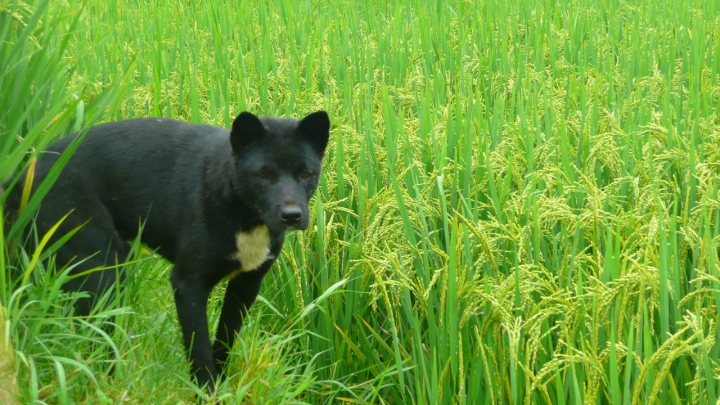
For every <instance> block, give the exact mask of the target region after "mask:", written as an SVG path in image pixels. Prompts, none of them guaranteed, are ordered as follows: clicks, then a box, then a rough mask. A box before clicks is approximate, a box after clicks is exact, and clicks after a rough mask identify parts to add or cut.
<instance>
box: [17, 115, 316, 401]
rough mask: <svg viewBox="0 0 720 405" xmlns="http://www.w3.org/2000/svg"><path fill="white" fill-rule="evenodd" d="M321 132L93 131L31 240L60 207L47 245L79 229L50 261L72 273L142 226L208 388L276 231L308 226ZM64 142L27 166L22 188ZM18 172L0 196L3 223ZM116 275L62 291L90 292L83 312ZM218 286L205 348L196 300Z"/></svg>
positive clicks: (170, 125) (148, 125)
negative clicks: (213, 325)
mask: <svg viewBox="0 0 720 405" xmlns="http://www.w3.org/2000/svg"><path fill="white" fill-rule="evenodd" d="M329 135H330V121H329V119H328V115H327V113H325V112H324V111H318V112H315V113H313V114H310V115H308V116H307V117H305V118H304V119H302V120H300V121H297V120H294V119H289V118H271V117H262V118H258V117H256V116H255V115H253V114H251V113H248V112H243V113H241V114H240V115H238V116H237V118H236V119H235V121H234V122H233V125H232V130H226V129H222V128H217V127H213V126H209V125H196V124H188V123H183V122H179V121H175V120H170V119H155V118H145V119H135V120H128V121H120V122H115V123H108V124H102V125H98V126H96V127H94V128H92V129H91V130H90V132H89V133H88V135H87V136H86V138H85V139H84V140H83V141H82V143H81V145H80V146H79V147H78V149H77V150H76V151H75V154H74V155H73V156H72V158H71V159H70V161H69V162H68V164H67V166H66V167H65V168H64V170H63V171H62V173H61V174H60V176H59V178H58V179H57V181H56V182H55V183H54V185H53V187H52V188H51V189H50V191H49V192H48V194H47V196H46V197H45V198H44V199H43V202H42V204H41V207H40V209H39V211H38V213H37V216H36V228H37V231H38V234H39V235H40V236H42V235H43V234H44V233H45V232H47V231H48V230H49V229H50V228H51V227H52V226H53V225H54V224H56V223H57V222H58V220H59V219H60V218H61V217H62V216H64V215H65V214H67V213H69V212H71V211H72V212H71V214H70V215H69V216H68V217H67V219H66V220H65V221H64V222H63V223H62V225H61V227H60V228H59V229H58V231H57V232H56V234H55V235H56V236H55V237H54V239H55V240H56V239H57V238H59V237H61V236H62V235H64V234H66V233H67V232H69V231H71V230H72V229H74V228H76V227H78V226H80V225H82V224H84V226H82V227H81V228H80V230H79V231H78V232H77V233H76V234H75V235H74V236H73V237H72V238H70V239H69V240H68V241H67V242H66V243H65V244H64V245H63V246H62V247H61V248H60V250H58V252H57V256H56V262H57V263H58V265H59V266H62V265H65V264H67V263H68V262H71V261H73V260H74V259H76V258H77V259H85V258H88V257H89V259H87V260H86V261H85V262H83V263H82V264H80V265H79V266H77V267H76V268H75V269H73V271H72V272H73V273H75V274H76V273H81V272H83V271H87V270H89V269H93V268H97V267H100V266H105V265H113V264H115V260H117V261H118V262H122V261H123V260H125V258H126V256H127V255H128V252H129V244H128V242H127V241H128V240H130V239H132V238H134V237H136V236H137V234H138V232H139V226H140V225H141V224H144V225H143V229H142V232H141V240H142V242H143V243H145V244H147V245H148V246H150V247H151V248H153V249H156V250H157V252H159V253H160V254H161V255H162V256H163V257H165V258H166V259H167V260H169V261H171V262H172V263H173V264H174V268H173V271H172V275H171V282H172V286H173V289H174V292H175V303H176V306H177V312H178V317H179V320H180V326H181V328H182V333H183V339H184V343H185V347H186V349H187V350H188V355H189V358H190V361H191V372H192V374H193V375H194V376H195V378H196V379H197V382H198V384H200V385H207V386H208V388H209V389H210V390H213V389H214V382H215V381H216V380H217V379H218V378H222V376H223V373H224V372H225V369H226V361H227V358H228V351H229V349H230V348H231V347H232V345H233V341H234V339H235V333H236V332H237V331H238V329H239V328H240V326H241V325H242V322H243V317H244V316H245V314H246V313H247V310H248V308H249V307H250V306H251V305H252V303H253V302H254V301H255V298H256V297H257V294H258V291H259V289H260V286H261V284H262V282H263V278H264V277H265V274H266V273H267V272H268V270H269V269H270V267H271V266H272V264H273V263H274V262H275V260H276V258H277V257H278V255H279V254H280V250H281V249H282V246H283V242H284V240H285V232H286V231H290V230H296V229H299V230H302V229H306V228H307V226H308V215H309V213H308V202H309V200H310V197H311V196H312V195H313V193H314V192H315V189H316V188H317V185H318V176H319V173H320V166H321V162H322V159H323V156H324V153H325V147H326V146H327V143H328V138H329ZM75 136H77V135H71V136H68V137H66V138H63V139H61V140H59V141H57V142H56V143H55V144H53V145H52V146H51V147H50V148H49V149H48V151H47V152H46V153H43V154H42V156H41V158H40V159H38V162H37V166H36V171H35V180H34V188H33V191H34V189H35V188H36V187H37V185H38V184H39V183H40V181H42V179H43V178H44V177H45V176H46V175H47V174H48V171H49V170H50V168H51V167H52V165H53V164H54V163H55V162H56V161H57V159H58V157H59V155H60V153H61V152H62V151H64V150H65V149H66V148H67V147H68V145H69V144H70V143H71V141H72V140H73V138H74V137H75ZM25 175H26V173H25V174H23V177H22V178H21V180H20V182H19V183H18V185H17V186H15V187H14V188H13V190H12V191H10V194H9V196H8V199H7V201H6V206H7V208H8V211H9V215H10V216H11V217H13V216H14V215H16V214H17V210H18V207H19V204H20V198H21V192H22V187H21V185H22V184H23V181H24V180H23V179H24V177H25ZM52 242H53V240H51V242H50V243H52ZM98 253H99V254H98ZM93 255H94V256H93ZM120 277H121V278H122V274H121V275H120ZM117 278H118V276H117V272H116V271H115V270H110V269H107V270H102V271H95V272H92V273H90V274H89V275H87V276H83V277H79V278H77V279H74V280H72V281H71V282H68V283H67V284H66V285H65V288H66V289H67V290H72V291H87V292H89V293H91V294H90V295H91V297H93V298H87V299H84V300H79V301H78V306H77V308H78V311H79V312H80V313H82V314H88V313H89V312H90V309H91V308H92V306H93V305H94V304H95V300H96V299H97V297H98V296H101V295H102V294H104V293H106V292H108V291H109V290H111V287H112V286H113V285H114V284H115V282H116V280H117ZM223 280H229V283H228V286H227V291H226V293H225V299H224V303H223V307H222V312H221V315H220V323H219V327H218V331H217V337H216V339H215V343H214V344H213V345H212V346H211V344H210V336H209V333H208V322H207V313H206V308H207V301H208V297H209V295H210V292H211V290H212V289H213V287H214V286H215V285H216V284H218V283H220V282H221V281H223Z"/></svg>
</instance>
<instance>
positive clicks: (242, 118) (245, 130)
mask: <svg viewBox="0 0 720 405" xmlns="http://www.w3.org/2000/svg"><path fill="white" fill-rule="evenodd" d="M263 136H265V126H263V124H262V122H260V118H258V117H257V116H256V115H255V114H253V113H249V112H247V111H243V112H241V113H240V115H238V116H237V118H235V121H233V125H232V130H231V131H230V144H231V145H232V148H233V151H234V152H235V153H238V152H240V151H242V150H243V149H245V148H246V147H248V146H250V145H252V144H253V143H254V142H255V141H257V140H259V139H260V138H262V137H263Z"/></svg>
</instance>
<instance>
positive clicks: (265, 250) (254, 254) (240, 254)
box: [225, 225, 273, 280]
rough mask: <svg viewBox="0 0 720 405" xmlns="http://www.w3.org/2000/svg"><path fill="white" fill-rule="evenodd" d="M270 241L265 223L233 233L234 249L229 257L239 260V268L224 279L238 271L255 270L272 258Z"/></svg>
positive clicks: (232, 276) (236, 273) (229, 277)
mask: <svg viewBox="0 0 720 405" xmlns="http://www.w3.org/2000/svg"><path fill="white" fill-rule="evenodd" d="M270 243H271V240H270V232H269V231H268V228H267V226H265V225H260V226H258V227H256V228H253V229H252V230H250V231H247V232H238V233H237V234H235V249H236V251H235V253H234V254H233V255H232V256H231V257H232V259H235V260H237V261H239V262H240V268H239V269H237V270H234V271H233V272H231V273H230V274H228V275H227V276H225V279H226V280H229V279H232V278H234V277H235V276H237V275H238V274H240V273H244V272H247V271H253V270H256V269H257V268H258V267H260V265H261V264H263V263H265V262H266V261H267V260H268V259H272V258H273V255H272V254H271V252H270Z"/></svg>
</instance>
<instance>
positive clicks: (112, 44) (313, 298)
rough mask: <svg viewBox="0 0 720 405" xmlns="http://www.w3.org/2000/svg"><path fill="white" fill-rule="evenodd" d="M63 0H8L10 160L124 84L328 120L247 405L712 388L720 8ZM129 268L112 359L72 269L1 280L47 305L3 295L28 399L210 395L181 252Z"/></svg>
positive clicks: (239, 369)
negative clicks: (325, 146) (203, 384)
mask: <svg viewBox="0 0 720 405" xmlns="http://www.w3.org/2000/svg"><path fill="white" fill-rule="evenodd" d="M70 3H71V4H70V5H69V6H63V5H62V4H60V3H57V4H56V3H48V2H37V3H31V4H30V5H26V4H25V3H11V6H10V7H13V6H12V5H17V6H18V7H19V6H21V5H22V7H21V8H22V12H18V11H12V10H11V9H9V8H8V6H1V7H4V9H3V11H0V17H1V18H3V19H4V20H3V25H2V26H0V35H3V37H0V39H1V38H10V37H8V35H9V34H7V33H6V32H11V33H12V35H14V36H13V37H12V38H13V40H10V41H9V40H8V39H5V40H3V41H0V46H3V50H2V52H0V55H7V54H8V52H9V53H11V54H12V56H13V57H14V58H15V59H6V58H4V57H3V58H2V63H3V65H2V67H3V70H2V75H3V76H2V80H3V82H2V83H3V85H2V88H1V89H0V94H2V97H3V98H2V100H1V102H0V111H3V112H7V113H0V119H2V120H5V121H2V124H1V125H2V126H0V128H1V129H2V136H3V138H2V142H0V147H3V148H4V149H3V150H2V155H3V161H2V163H0V167H1V168H2V170H1V171H0V175H3V176H8V177H9V176H10V175H11V173H14V172H15V168H16V167H18V165H20V167H22V164H21V162H23V161H24V160H23V159H22V158H19V157H18V158H15V157H12V159H11V158H6V156H15V155H11V153H13V151H16V152H15V153H16V154H17V156H25V154H26V151H27V150H28V149H29V148H30V147H31V146H32V147H36V148H39V149H41V148H42V147H43V146H44V145H47V144H48V142H49V141H51V140H52V139H55V138H56V137H57V136H59V134H61V133H67V132H68V131H69V130H70V129H71V128H70V127H72V123H73V120H72V118H73V117H74V115H73V114H77V111H83V110H82V109H78V108H77V107H78V105H80V104H77V103H79V102H80V100H83V102H85V103H87V102H89V101H90V100H94V98H93V95H94V94H101V92H102V91H103V90H104V89H106V88H108V86H113V85H116V86H122V83H124V79H123V78H125V77H127V78H128V80H129V81H128V87H127V90H126V91H121V92H116V93H113V94H114V97H116V98H117V99H119V100H121V102H120V103H119V104H118V108H117V109H113V108H110V109H107V108H100V107H98V108H97V109H96V110H95V111H98V113H97V115H96V116H97V117H102V120H113V119H121V118H128V117H137V116H148V115H163V116H170V117H175V118H180V119H185V120H189V121H195V122H209V123H214V124H217V125H221V126H229V125H230V123H231V121H232V119H233V117H234V115H235V114H237V113H238V112H240V111H243V110H251V111H253V112H256V113H259V114H266V115H292V116H296V117H298V116H302V115H303V114H305V113H308V112H310V111H313V110H316V109H320V108H322V109H326V110H328V111H329V112H330V115H331V117H332V121H333V133H332V141H331V144H330V150H329V153H328V156H327V160H326V165H325V169H324V174H323V178H322V181H321V187H320V191H319V193H318V195H317V197H316V198H315V200H314V208H313V210H312V211H313V215H314V219H313V222H312V223H313V224H314V226H312V227H311V229H310V230H308V231H306V232H303V233H294V234H291V235H290V236H289V237H288V241H287V243H286V246H285V249H284V253H283V255H282V256H281V258H280V259H279V261H278V262H279V263H278V265H276V267H275V268H274V269H273V272H272V274H271V275H270V276H269V277H268V279H267V281H266V285H265V286H264V288H263V290H262V292H261V295H262V298H261V299H260V301H259V302H258V303H257V304H256V305H255V306H254V307H253V310H252V311H251V323H250V324H249V325H247V326H246V327H245V328H244V329H243V330H242V331H241V332H240V339H239V340H240V341H239V343H238V345H237V346H236V347H235V349H234V351H235V356H234V357H233V359H234V362H233V365H232V366H231V373H234V376H233V377H232V378H231V379H230V380H229V381H228V382H227V383H226V384H225V385H223V386H222V387H220V389H219V392H218V397H220V398H223V399H224V400H225V401H226V402H227V403H298V402H304V403H312V404H317V403H342V402H349V403H373V404H375V403H388V404H390V403H392V404H430V403H433V404H434V403H443V404H446V403H447V404H520V403H527V404H531V403H532V404H551V403H552V404H579V403H593V404H596V403H615V404H654V403H662V404H664V403H671V404H685V403H691V404H716V403H718V399H719V398H720V372H719V371H718V370H719V367H720V363H719V361H718V358H720V339H718V332H720V330H719V323H718V320H719V316H718V315H719V311H720V276H718V263H719V260H720V257H719V254H720V249H719V247H720V199H719V198H718V188H719V187H720V128H719V127H718V112H719V111H718V107H720V91H718V90H719V89H720V84H719V83H718V79H719V78H720V76H719V74H720V57H716V55H717V54H718V52H717V51H718V50H719V49H718V48H719V47H720V26H719V24H720V20H719V17H720V14H719V13H718V12H719V11H720V3H719V2H717V1H714V0H713V1H699V0H698V1H675V0H648V1H643V2H640V1H616V0H608V1H602V2H598V1H590V0H560V1H547V0H530V1H518V2H503V1H474V2H468V1H454V0H453V1H436V2H420V1H394V2H393V1H389V2H379V1H377V2H376V1H373V0H366V1H351V0H344V1H338V2H319V1H305V0H301V1H293V2H290V1H285V0H275V1H263V2H246V1H241V2H229V3H227V2H222V3H220V2H204V1H197V0H190V1H188V2H179V3H178V2H175V3H172V2H171V3H168V2H163V1H150V2H136V1H132V0H111V1H104V2H99V1H87V2H83V3H81V4H80V3H77V2H70ZM36 10H37V12H36ZM38 13H39V15H40V16H41V17H40V19H39V20H38V21H40V22H39V23H38V24H39V25H38V27H40V28H38V29H35V30H34V31H32V32H31V33H29V34H28V35H26V36H23V35H21V34H22V27H23V26H31V25H29V24H30V23H31V22H32V19H33V15H37V14H38ZM11 16H12V17H11ZM8 27H9V28H8ZM18 44H22V45H18ZM11 48H12V50H10V49H11ZM16 48H17V49H19V50H17V51H15V50H14V49H16ZM11 60H12V61H15V62H12V63H10V61H11ZM127 75H129V76H127ZM18 78H19V79H18ZM22 80H26V81H28V80H29V81H30V82H28V83H34V84H20V85H18V84H17V83H25V82H23V81H22ZM43 83H47V84H46V86H48V87H47V88H52V89H53V90H52V91H50V93H49V94H45V93H42V92H43V91H48V90H44V89H45V87H43ZM13 85H15V86H20V87H21V89H24V92H23V91H20V92H18V91H14V90H10V88H11V87H12V86H13ZM76 88H84V89H85V93H77V94H78V97H79V99H78V101H72V100H73V98H72V94H75V93H76V91H75V90H73V89H76ZM33 92H34V93H33ZM9 95H10V96H9ZM13 97H14V98H13ZM33 100H36V101H33ZM100 105H101V106H105V105H106V104H100ZM85 110H86V111H88V110H89V109H88V107H87V105H86V106H85ZM48 117H50V118H48ZM55 117H66V118H65V121H61V120H59V119H58V118H55ZM9 120H10V121H9ZM56 122H60V124H56V125H55V126H54V127H51V125H53V123H56ZM82 122H83V125H85V124H86V122H85V121H82ZM33 131H35V132H33ZM16 135H20V136H21V137H23V138H24V139H26V142H25V143H17V142H16V141H15V139H16ZM33 136H34V137H33ZM28 139H29V140H28ZM8 145H9V146H8ZM20 148H25V149H20ZM30 253H32V252H30ZM0 259H2V260H0V262H1V263H2V266H3V267H2V268H1V269H0V270H2V274H3V277H6V279H7V277H9V276H8V275H9V274H10V270H9V269H10V266H11V265H12V266H14V265H15V264H14V263H13V262H10V261H8V259H7V258H5V257H3V258H0ZM18 265H19V267H20V268H21V269H22V268H23V263H22V261H21V262H20V263H19V264H18ZM131 266H134V267H133V268H135V274H136V276H135V277H133V279H132V280H131V281H130V283H131V286H130V288H129V293H128V294H127V297H126V301H125V303H124V306H122V307H121V310H115V311H116V312H119V316H118V323H119V324H120V325H121V326H122V328H121V330H122V331H124V332H125V333H124V334H123V333H119V335H122V336H114V337H112V339H109V341H107V342H105V343H104V344H107V345H112V346H113V347H114V348H115V349H116V350H117V353H118V354H119V358H118V359H117V361H118V364H117V366H116V370H117V375H116V376H115V377H114V378H112V379H108V378H106V377H104V376H103V375H102V373H101V371H100V370H101V369H100V368H99V367H97V366H96V364H95V363H98V362H101V361H105V360H103V357H102V356H100V354H98V353H99V352H98V353H96V354H94V355H92V354H91V355H86V353H87V350H88V349H87V348H86V347H85V346H83V344H84V340H83V338H79V337H78V332H77V331H76V330H75V329H72V327H73V325H75V324H74V323H72V322H71V320H72V318H69V317H68V316H67V315H63V314H65V312H63V311H66V309H65V307H64V306H62V305H60V304H61V303H62V301H61V300H62V299H67V298H62V297H64V295H62V294H60V293H58V292H57V289H56V287H52V288H51V287H43V285H44V286H47V285H50V286H53V285H56V284H53V283H52V281H53V280H58V279H57V278H55V279H52V277H56V276H50V275H45V276H44V277H45V278H46V279H47V280H45V281H46V282H45V283H37V284H36V285H34V286H32V287H29V286H28V287H24V286H21V287H17V286H15V287H9V285H10V284H6V287H5V288H3V289H2V292H1V294H2V296H1V297H2V302H3V303H6V302H8V300H10V299H11V298H12V297H13V296H14V295H15V294H16V293H17V291H18V288H32V289H35V291H36V293H35V294H36V295H34V296H33V297H36V298H34V299H35V301H32V300H30V301H28V300H25V301H23V302H24V303H23V305H25V306H24V307H23V308H30V307H32V305H40V304H42V303H44V304H45V306H48V305H50V307H52V308H53V310H52V311H46V312H42V311H41V312H38V313H34V314H32V315H30V314H29V313H28V312H27V311H26V312H22V311H19V312H16V313H11V316H10V322H11V326H12V337H13V339H14V341H15V342H16V352H17V358H18V369H19V373H20V376H21V377H22V378H26V381H29V383H28V384H26V385H25V386H24V391H23V398H24V399H25V400H26V401H36V402H37V401H46V402H51V403H72V402H87V403H90V402H94V401H96V399H95V398H98V397H100V398H104V399H102V400H103V401H105V400H106V401H122V400H129V401H132V402H141V403H145V402H146V403H177V402H179V401H180V402H182V401H190V400H191V399H192V395H191V391H192V390H193V389H194V387H192V383H191V382H189V381H188V380H187V373H186V372H185V370H187V366H186V364H185V362H184V358H183V354H182V346H181V342H180V334H179V330H178V328H177V326H176V323H177V322H176V320H175V315H174V314H175V312H174V309H173V306H172V299H171V292H170V289H169V286H168V283H167V272H168V268H169V267H168V264H167V263H166V262H164V261H161V260H160V259H157V258H154V257H152V256H148V255H147V254H142V253H141V254H140V255H139V259H138V260H137V261H136V262H134V263H133V264H131ZM48 281H49V282H48ZM52 294H55V295H52ZM218 294H219V292H218ZM218 297H219V296H218ZM49 298H52V299H53V301H52V302H48V301H46V300H47V299H49ZM55 304H58V305H57V306H56V305H55ZM124 308H125V309H124ZM126 308H131V309H132V312H130V311H128V310H127V309H126ZM210 310H211V314H210V319H211V323H213V324H214V323H215V322H216V321H217V317H218V316H219V308H218V306H217V305H211V309H210ZM53 311H54V312H53ZM108 311H113V309H112V308H111V309H109V310H108ZM25 325H31V327H27V326H25ZM88 327H89V326H88ZM33 330H34V332H33ZM80 336H85V335H82V334H81V335H80ZM87 339H89V338H87ZM93 353H94V352H93ZM88 356H89V357H88ZM40 358H41V359H42V362H41V361H40V360H38V359H40ZM60 359H69V360H60ZM70 360H72V361H70ZM87 381H92V382H93V383H92V384H87V383H82V382H87ZM71 382H73V383H71Z"/></svg>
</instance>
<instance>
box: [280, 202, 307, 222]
mask: <svg viewBox="0 0 720 405" xmlns="http://www.w3.org/2000/svg"><path fill="white" fill-rule="evenodd" d="M280 218H281V219H282V221H283V223H285V224H286V225H294V224H296V223H298V221H300V218H302V210H301V209H300V207H298V206H297V205H290V206H288V207H283V208H282V209H281V210H280Z"/></svg>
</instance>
